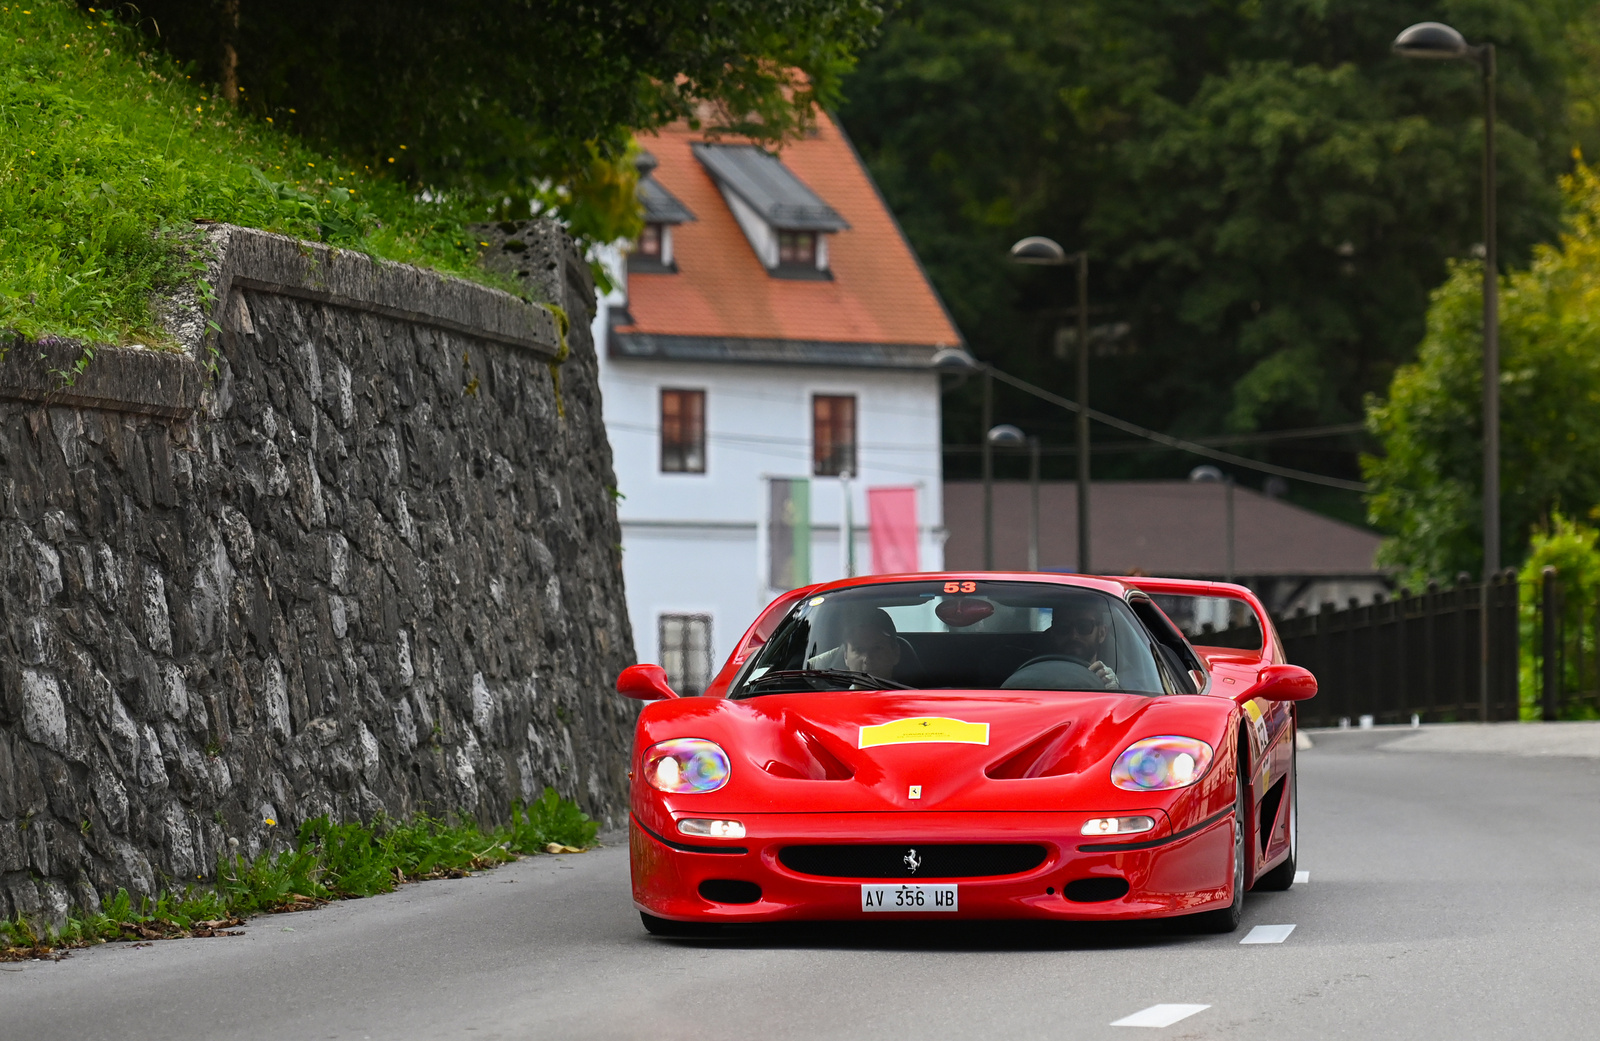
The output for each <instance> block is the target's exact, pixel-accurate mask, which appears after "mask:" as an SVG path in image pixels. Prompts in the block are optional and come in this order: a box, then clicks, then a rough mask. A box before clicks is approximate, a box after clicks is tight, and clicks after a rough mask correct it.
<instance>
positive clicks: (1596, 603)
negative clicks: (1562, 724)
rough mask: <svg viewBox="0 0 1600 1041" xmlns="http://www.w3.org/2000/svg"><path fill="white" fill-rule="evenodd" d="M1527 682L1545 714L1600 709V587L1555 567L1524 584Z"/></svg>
mask: <svg viewBox="0 0 1600 1041" xmlns="http://www.w3.org/2000/svg"><path fill="white" fill-rule="evenodd" d="M1522 603H1523V608H1522V687H1523V691H1524V692H1525V695H1526V701H1527V702H1528V703H1529V704H1530V705H1537V706H1538V708H1539V717H1540V718H1541V719H1594V718H1596V716H1597V715H1600V589H1597V588H1596V587H1595V586H1594V585H1593V584H1592V583H1591V584H1588V585H1585V584H1584V583H1583V582H1582V581H1581V580H1577V579H1569V578H1567V577H1566V576H1563V575H1561V574H1560V573H1559V572H1557V570H1556V569H1555V568H1553V567H1547V568H1545V569H1544V572H1543V574H1542V575H1541V576H1540V577H1539V578H1538V579H1537V580H1534V581H1531V582H1526V583H1524V584H1523V589H1522Z"/></svg>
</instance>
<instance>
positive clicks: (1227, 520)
mask: <svg viewBox="0 0 1600 1041" xmlns="http://www.w3.org/2000/svg"><path fill="white" fill-rule="evenodd" d="M1189 480H1191V481H1194V482H1195V483H1196V484H1214V483H1216V482H1218V481H1220V482H1222V501H1223V507H1222V509H1223V521H1222V526H1223V535H1222V539H1223V545H1224V546H1225V547H1226V548H1225V551H1224V573H1223V578H1222V580H1223V581H1224V582H1232V581H1233V573H1234V570H1235V569H1234V564H1233V546H1234V540H1233V474H1225V473H1223V472H1222V471H1221V470H1220V469H1218V468H1217V467H1215V466H1212V465H1210V464H1209V463H1207V464H1203V465H1201V466H1197V467H1195V468H1194V469H1193V470H1190V471H1189Z"/></svg>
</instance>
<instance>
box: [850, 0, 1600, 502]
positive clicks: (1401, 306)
mask: <svg viewBox="0 0 1600 1041" xmlns="http://www.w3.org/2000/svg"><path fill="white" fill-rule="evenodd" d="M1589 6H1590V4H1589V2H1588V0H1497V2H1495V3H1487V2H1483V0H1455V2H1448V3H1445V4H1443V6H1442V7H1441V6H1440V5H1438V4H1427V5H1424V4H1420V3H1409V2H1401V3H1396V2H1393V0H1283V2H1278V3H1270V4H1268V3H1260V2H1259V0H1079V2H1076V3H1071V4H1063V3H1057V2H1051V0H913V2H911V3H908V4H907V6H906V7H905V8H903V9H902V11H901V12H900V13H899V14H898V15H897V16H895V17H893V18H891V19H890V20H889V22H888V23H887V24H886V25H885V28H884V33H883V42H882V44H881V45H880V46H879V47H878V48H877V49H876V50H874V51H873V52H871V53H870V54H868V55H866V56H864V58H863V60H862V63H861V66H860V67H859V69H858V70H857V71H856V72H855V73H854V74H853V75H852V77H851V78H850V80H849V82H848V84H847V96H848V103H847V106H846V107H845V109H844V111H843V117H844V122H845V124H846V125H847V126H848V128H849V129H850V131H851V133H852V134H853V135H854V137H855V139H856V141H857V144H858V146H859V147H860V148H861V150H862V152H863V154H864V155H865V156H866V158H867V161H868V163H869V165H870V166H871V168H872V170H873V172H874V174H875V175H876V176H877V178H878V180H879V182H880V184H881V185H882V187H883V190H884V193H885V195H886V196H887V197H888V199H889V201H890V203H891V205H892V206H893V207H894V209H895V211H896V212H897V214H899V216H900V218H901V220H902V222H903V223H904V226H905V229H906V232H907V234H908V236H909V237H910V239H911V240H912V242H913V243H914V244H915V246H916V247H917V249H918V251H919V252H920V254H921V256H922V259H923V261H924V263H925V264H926V265H927V267H928V269H929V271H930V273H931V275H932V277H933V279H934V282H935V284H936V285H937V286H938V288H939V290H940V291H941V293H942V294H943V295H944V297H945V299H946V301H947V302H948V303H949V305H950V307H951V310H952V311H953V313H954V315H955V318H956V320H957V322H958V324H959V325H960V326H961V328H962V329H963V330H964V331H965V332H966V334H967V335H968V337H969V338H970V340H971V344H972V346H973V347H974V348H975V350H976V351H977V353H978V354H979V355H980V356H982V357H985V358H987V359H990V360H993V361H995V362H996V363H998V364H999V365H1001V366H1002V367H1004V368H1006V369H1008V370H1012V371H1015V372H1017V373H1018V374H1021V375H1025V376H1028V377H1029V378H1032V379H1034V380H1035V381H1037V382H1040V383H1043V384H1045V385H1047V386H1051V387H1052V388H1054V389H1058V390H1062V391H1064V392H1067V393H1070V392H1071V388H1072V383H1071V375H1070V373H1071V361H1070V359H1068V358H1065V357H1058V356H1057V354H1056V352H1054V351H1053V350H1052V349H1051V344H1052V342H1053V339H1054V334H1055V331H1056V329H1057V328H1058V327H1060V326H1063V325H1067V324H1070V320H1071V319H1070V313H1071V312H1070V309H1069V305H1070V303H1071V295H1072V294H1071V290H1070V289H1069V284H1070V283H1069V280H1068V277H1067V274H1066V273H1064V272H1061V271H1060V270H1059V269H1042V270H1041V269H1017V268H1014V267H1012V266H1009V265H1007V263H1006V261H1005V250H1006V248H1007V246H1009V244H1010V243H1011V242H1012V241H1014V240H1015V239H1016V238H1018V237H1020V236H1022V235H1027V234H1047V235H1050V236H1052V237H1054V238H1056V239H1057V240H1058V241H1060V242H1061V243H1062V244H1063V245H1065V246H1066V247H1067V248H1068V249H1069V250H1071V249H1077V248H1082V247H1086V248H1087V249H1088V250H1089V253H1090V256H1091V263H1092V276H1091V295H1092V299H1093V311H1092V315H1091V320H1092V322H1094V323H1096V324H1099V323H1111V322H1116V321H1126V322H1128V323H1130V324H1131V326H1132V334H1131V336H1130V337H1128V338H1126V339H1124V340H1123V341H1122V342H1121V343H1120V344H1117V345H1109V346H1108V347H1107V348H1104V349H1102V351H1101V353H1097V354H1096V356H1095V359H1094V375H1093V383H1094V386H1095V388H1096V389H1095V398H1096V400H1097V401H1098V403H1100V404H1101V406H1102V407H1104V408H1106V409H1107V410H1108V411H1111V412H1114V413H1120V414H1122V415H1125V416H1127V417H1128V418H1131V419H1137V420H1140V421H1142V422H1145V423H1147V424H1150V425H1153V426H1157V427H1161V428H1165V429H1168V430H1172V431H1174V432H1183V433H1204V434H1215V433H1218V432H1222V431H1236V432H1247V431H1257V430H1270V429H1273V428H1290V427H1298V426H1309V425H1316V424H1323V423H1340V422H1350V421H1354V420H1356V419H1359V418H1360V417H1361V415H1362V408H1363V405H1362V402H1363V397H1364V395H1365V394H1367V393H1369V392H1372V391H1376V390H1379V389H1381V388H1383V387H1385V386H1387V384H1388V383H1389V380H1390V377H1391V376H1392V375H1393V372H1394V369H1395V367H1396V366H1397V365H1398V364H1400V363H1402V362H1404V361H1406V360H1408V359H1409V358H1411V357H1413V356H1414V350H1415V347H1416V344H1417V341H1418V340H1419V339H1420V338H1421V336H1422V333H1423V317H1424V314H1425V312H1426V309H1427V303H1428V293H1429V291H1430V290H1431V289H1432V288H1433V287H1434V286H1437V285H1438V284H1439V282H1440V281H1442V280H1443V279H1444V278H1445V276H1446V274H1447V261H1448V259H1449V258H1451V257H1456V256H1464V255H1468V254H1469V253H1470V250H1471V248H1472V246H1473V245H1474V244H1475V243H1477V242H1478V241H1479V239H1480V236H1481V233H1480V231H1479V227H1480V217H1479V212H1478V205H1479V169H1480V155H1481V151H1480V149H1481V141H1482V122H1481V103H1480V100H1479V84H1478V78H1477V72H1476V69H1475V68H1474V67H1472V66H1470V65H1468V64H1467V63H1445V64H1440V63H1423V62H1407V61H1404V60H1401V59H1399V58H1395V57H1393V56H1391V54H1390V52H1389V44H1390V42H1391V40H1392V39H1393V38H1394V36H1395V34H1396V33H1397V32H1398V30H1400V29H1401V28H1403V27H1405V26H1406V25H1407V24H1410V23H1411V22H1416V21H1422V20H1424V19H1428V18H1441V19H1444V20H1447V21H1449V22H1451V23H1452V24H1455V25H1456V26H1457V27H1458V28H1460V29H1461V30H1462V31H1463V32H1464V33H1465V34H1466V35H1467V36H1468V37H1470V38H1472V39H1474V40H1484V39H1487V40H1493V41H1495V42H1496V43H1497V45H1498V47H1499V56H1500V85H1499V99H1500V115H1501V127H1500V139H1499V140H1500V152H1501V163H1500V171H1499V173H1500V180H1501V185H1502V193H1501V215H1502V241H1503V243H1504V245H1505V250H1506V253H1507V255H1508V256H1510V257H1512V258H1516V257H1525V256H1526V255H1527V251H1528V249H1529V248H1530V247H1531V246H1532V244H1533V243H1535V242H1537V241H1540V240H1541V239H1545V238H1548V237H1551V236H1552V235H1553V234H1554V233H1555V231H1556V228H1557V215H1558V212H1559V199H1558V195H1557V193H1556V192H1555V191H1554V189H1553V185H1554V183H1555V179H1556V176H1557V175H1558V174H1559V173H1560V172H1561V171H1562V170H1564V169H1566V167H1567V164H1568V157H1567V152H1568V148H1569V138H1568V134H1567V130H1566V124H1567V109H1566V102H1565V97H1566V84H1567V80H1568V77H1569V74H1570V72H1571V69H1572V66H1573V58H1572V57H1571V54H1570V53H1569V46H1568V44H1567V41H1566V37H1565V31H1566V28H1567V26H1568V24H1569V23H1570V22H1571V21H1572V19H1573V18H1574V17H1575V16H1576V15H1577V14H1578V13H1579V12H1581V11H1586V10H1588V8H1589ZM1000 410H1001V413H1002V414H1003V418H1006V419H1011V420H1015V421H1017V422H1020V423H1025V424H1027V425H1028V426H1029V428H1030V430H1033V431H1038V432H1041V433H1044V434H1045V435H1046V436H1047V437H1049V438H1051V439H1056V438H1059V439H1060V440H1062V441H1065V440H1069V439H1070V433H1068V430H1069V429H1070V422H1071V420H1070V417H1069V416H1067V415H1066V414H1064V413H1052V412H1050V411H1048V410H1039V409H1038V408H1037V407H1036V406H1033V405H1030V404H1028V403H1026V402H1023V401H1021V400H1016V401H1010V400H1007V401H1002V403H1001V406H1000ZM948 415H949V416H950V421H949V423H948V424H947V429H948V436H949V438H950V439H951V440H960V441H966V442H969V443H970V442H975V441H976V440H977V432H978V431H977V426H978V423H977V418H978V417H977V409H976V396H975V395H974V394H971V393H967V394H966V396H964V397H958V398H957V399H956V400H955V401H954V402H953V403H952V407H951V408H950V409H949V412H948ZM1357 444H1358V443H1357V442H1356V441H1353V440H1350V439H1346V440H1345V441H1343V442H1342V443H1340V442H1334V443H1323V444H1322V445H1321V447H1301V448H1297V449H1288V448H1278V449H1274V450H1273V452H1272V453H1271V456H1270V457H1271V458H1273V459H1274V460H1275V461H1278V462H1283V463H1287V464H1290V465H1299V466H1302V467H1305V468H1308V469H1313V470H1319V471H1322V472H1325V473H1326V472H1333V473H1341V474H1342V475H1344V476H1355V475H1356V472H1357V469H1358V465H1357V459H1356V448H1357ZM1113 458H1115V459H1119V460H1131V461H1130V462H1125V463H1121V464H1117V465H1113V464H1112V459H1113ZM1193 462H1194V460H1193V459H1190V458H1188V457H1182V456H1171V455H1164V456H1160V457H1150V456H1145V457H1130V456H1117V457H1107V458H1106V459H1104V460H1100V461H1098V462H1097V463H1096V467H1097V472H1100V473H1116V472H1119V471H1120V472H1122V473H1132V472H1136V471H1140V470H1142V472H1146V473H1149V472H1171V471H1172V470H1175V469H1177V468H1180V467H1181V468H1184V469H1186V468H1187V467H1188V466H1190V465H1192V464H1193ZM1179 472H1181V470H1180V471H1179ZM1351 505H1352V506H1353V505H1354V503H1353V502H1352V504H1351Z"/></svg>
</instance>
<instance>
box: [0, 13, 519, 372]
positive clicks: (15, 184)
mask: <svg viewBox="0 0 1600 1041" xmlns="http://www.w3.org/2000/svg"><path fill="white" fill-rule="evenodd" d="M145 43H146V41H144V39H143V38H142V37H140V36H138V35H137V34H135V33H133V32H132V31H130V30H129V29H128V28H127V27H125V26H122V25H119V24H118V23H116V22H114V21H112V20H111V19H110V18H108V17H106V16H105V12H104V11H94V9H90V11H89V12H88V13H85V12H82V11H80V10H79V9H78V8H76V7H75V6H73V5H71V4H69V3H66V2H63V0H35V2H32V3H24V4H18V3H6V2H4V0H0V334H3V333H7V332H9V333H13V334H14V333H21V334H23V335H26V336H30V337H39V336H43V335H49V334H54V335H62V336H68V337H72V338H75V339H81V340H84V341H87V342H99V343H132V342H139V343H147V344H153V345H160V343H161V341H162V340H163V335H162V333H161V332H160V331H159V330H158V329H157V328H155V327H154V324H153V321H152V318H151V314H150V306H149V300H150V297H151V295H152V294H153V293H159V292H165V291H170V290H171V289H172V288H174V287H175V286H177V285H179V284H180V283H182V282H183V281H184V280H185V279H194V278H195V277H196V261H195V259H194V256H193V253H192V250H191V249H189V248H187V244H188V243H189V242H190V241H192V239H193V237H194V227H195V225H194V222H195V221H197V220H200V221H208V220H209V221H227V222H230V223H235V224H243V225H247V226H250V227H256V228H265V229H268V230H271V231H281V232H284V233H287V234H291V235H296V236H301V237H305V238H311V239H318V240H321V241H324V242H328V243H330V244H333V245H337V246H342V247H346V248H351V249H358V250H361V251H363V252H366V253H370V254H372V255H374V256H378V257H384V258H387V259H391V260H400V261H407V262H411V263H416V264H421V265H424V266H429V267H433V268H437V269H440V270H444V271H451V272H455V273H459V274H463V275H466V276H468V277H472V278H477V279H480V280H491V281H492V279H490V277H489V276H486V275H484V274H483V273H482V272H481V271H480V270H479V269H478V268H477V250H478V244H477V243H476V242H475V241H472V240H470V239H469V238H468V237H467V236H466V234H465V232H464V225H465V224H466V223H467V222H469V221H471V220H475V219H480V218H481V216H482V214H481V213H477V212H468V211H467V209H466V208H465V207H464V205H462V204H460V203H457V202H452V201H449V200H445V201H424V200H422V199H420V198H418V197H417V196H416V194H415V193H414V192H413V191H412V190H410V189H409V188H407V187H406V186H405V185H402V184H400V183H399V182H397V181H396V180H395V179H393V178H391V177H388V176H386V175H385V171H383V170H381V169H380V170H375V169H369V168H364V167H357V166H354V165H352V164H348V163H342V162H340V161H339V160H338V159H337V158H336V157H332V156H328V155H324V154H321V153H319V152H318V151H316V150H315V149H313V148H311V147H309V146H307V145H306V144H305V143H304V142H302V141H300V140H298V139H297V138H295V137H294V136H292V135H290V134H288V133H285V132H282V131H279V130H277V129H276V128H275V127H274V125H273V122H272V120H271V119H270V118H266V117H263V118H260V119H257V118H254V117H251V116H247V115H243V114H241V113H240V112H239V111H236V110H235V109H234V108H233V107H232V106H230V105H229V104H227V103H226V102H224V101H223V100H222V99H220V98H219V97H217V96H216V95H215V94H214V93H213V92H212V91H211V89H209V88H208V87H207V85H205V84H201V83H196V82H194V81H192V80H191V79H190V78H189V76H188V75H186V74H185V72H184V70H183V69H182V68H181V67H179V66H178V65H176V64H174V63H173V62H172V61H170V60H169V59H167V58H165V57H163V56H161V55H159V54H155V53H151V52H149V51H147V50H145V49H144V47H145ZM405 147H406V142H404V141H396V142H394V148H395V150H396V154H397V155H398V154H400V152H401V150H403V149H404V148H405Z"/></svg>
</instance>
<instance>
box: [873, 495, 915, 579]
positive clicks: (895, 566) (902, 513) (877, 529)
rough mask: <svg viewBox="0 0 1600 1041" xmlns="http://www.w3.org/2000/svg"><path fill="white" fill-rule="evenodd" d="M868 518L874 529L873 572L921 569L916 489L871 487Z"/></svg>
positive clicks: (892, 572)
mask: <svg viewBox="0 0 1600 1041" xmlns="http://www.w3.org/2000/svg"><path fill="white" fill-rule="evenodd" d="M867 519H868V526H869V528H870V529H871V532H872V573H873V574H875V575H892V574H898V573H901V572H905V571H916V570H918V563H917V490H916V489H915V488H868V489H867Z"/></svg>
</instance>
